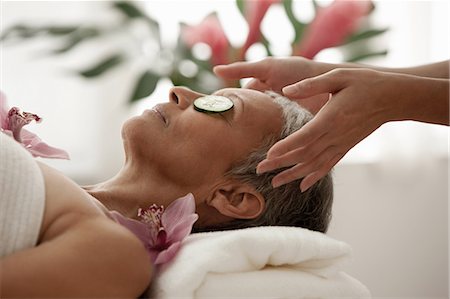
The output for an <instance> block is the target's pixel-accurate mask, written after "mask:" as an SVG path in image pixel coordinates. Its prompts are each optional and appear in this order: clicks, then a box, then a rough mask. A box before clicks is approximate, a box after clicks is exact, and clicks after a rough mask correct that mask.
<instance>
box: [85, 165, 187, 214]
mask: <svg viewBox="0 0 450 299" xmlns="http://www.w3.org/2000/svg"><path fill="white" fill-rule="evenodd" d="M83 188H84V189H85V190H86V191H87V192H88V193H89V194H90V195H92V196H93V197H95V198H96V199H97V200H99V201H100V202H101V203H102V204H103V205H105V206H106V208H107V209H108V210H115V211H118V212H119V213H121V214H122V215H124V216H126V217H130V218H136V216H137V211H138V209H139V208H145V207H148V206H149V205H151V204H153V203H154V204H157V205H163V206H165V207H167V205H168V204H169V203H170V202H171V201H172V200H173V199H174V198H178V197H180V196H183V195H185V194H181V193H182V192H180V190H179V188H178V186H176V185H175V184H173V183H172V182H170V181H169V180H167V179H163V178H160V177H159V176H158V175H157V174H156V175H155V174H153V173H149V172H144V171H140V170H139V169H136V168H134V167H132V166H130V165H125V166H124V167H123V168H122V169H121V170H120V172H119V173H118V174H117V175H116V176H114V177H113V178H111V179H109V180H107V181H105V182H102V183H99V184H96V185H91V186H84V187H83Z"/></svg>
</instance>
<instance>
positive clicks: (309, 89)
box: [283, 71, 346, 99]
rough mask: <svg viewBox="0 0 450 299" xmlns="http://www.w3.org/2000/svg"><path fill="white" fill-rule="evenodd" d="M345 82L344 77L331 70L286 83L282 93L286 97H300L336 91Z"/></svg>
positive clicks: (341, 87) (343, 85) (342, 86)
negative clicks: (289, 83) (292, 82)
mask: <svg viewBox="0 0 450 299" xmlns="http://www.w3.org/2000/svg"><path fill="white" fill-rule="evenodd" d="M345 83H346V80H345V79H343V78H342V77H340V76H337V75H336V72H333V71H331V72H328V73H325V74H322V75H319V76H317V77H312V78H308V79H304V80H302V81H300V82H297V83H294V84H291V85H288V86H286V87H284V88H283V94H285V95H286V96H287V97H293V98H297V99H302V98H307V97H312V96H315V95H319V94H323V93H336V92H338V91H339V90H341V89H343V88H344V87H345Z"/></svg>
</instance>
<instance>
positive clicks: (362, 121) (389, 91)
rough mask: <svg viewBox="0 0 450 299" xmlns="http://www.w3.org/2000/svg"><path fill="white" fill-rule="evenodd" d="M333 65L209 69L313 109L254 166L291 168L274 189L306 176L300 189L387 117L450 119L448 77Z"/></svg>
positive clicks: (297, 61) (298, 61)
mask: <svg viewBox="0 0 450 299" xmlns="http://www.w3.org/2000/svg"><path fill="white" fill-rule="evenodd" d="M336 67H337V65H334V66H333V65H330V64H324V63H318V62H314V61H311V60H307V59H304V58H299V57H292V58H285V59H274V58H266V59H264V60H262V61H259V62H253V63H247V62H239V63H234V64H231V65H228V66H218V67H216V68H215V69H214V71H215V73H216V74H217V75H219V76H221V77H223V78H232V79H239V78H245V77H254V78H253V79H252V81H250V83H248V84H247V86H246V87H248V88H253V89H260V90H267V89H272V90H274V91H277V92H280V93H282V94H283V95H285V96H287V97H288V98H290V99H292V100H295V101H296V102H298V103H299V104H300V105H302V106H303V107H305V108H306V109H308V110H310V111H311V112H312V113H314V114H316V113H317V114H316V116H315V117H314V118H313V119H312V120H311V121H310V122H309V123H307V124H306V125H305V126H304V127H302V128H301V129H300V130H298V131H297V132H295V133H293V134H292V135H290V136H288V137H286V138H285V139H283V140H281V141H279V142H277V143H276V144H275V145H273V146H272V148H271V149H270V150H269V152H268V154H267V157H266V159H265V160H264V161H262V162H261V163H260V164H259V165H258V167H257V172H258V173H264V172H267V171H272V170H275V169H278V168H282V167H290V168H289V169H287V170H284V171H282V172H281V173H279V174H278V175H277V176H276V177H274V179H273V181H272V184H273V186H274V187H278V186H280V185H283V184H286V183H289V182H292V181H294V180H296V179H299V178H303V180H302V182H301V183H300V189H301V190H302V191H305V190H306V189H308V188H310V187H311V186H312V185H313V184H314V183H315V182H317V181H318V180H319V179H320V178H322V177H323V176H324V175H326V174H327V173H328V172H329V171H330V170H331V169H332V168H333V166H334V165H336V163H337V162H338V161H339V160H340V159H342V157H343V156H344V155H345V154H346V153H347V152H348V151H349V150H350V149H351V148H352V147H353V146H355V145H356V144H357V143H359V142H360V141H361V140H363V139H364V138H366V137H367V136H368V135H370V134H371V133H372V132H373V131H375V130H376V129H377V128H378V127H379V126H381V125H382V124H383V123H385V122H388V121H391V120H405V119H409V120H418V121H423V122H430V123H439V124H448V122H449V120H448V101H447V99H448V89H449V88H448V85H449V80H448V79H435V78H425V77H419V76H410V75H405V74H399V73H394V72H381V71H375V70H371V69H365V68H353V69H352V68H342V69H340V68H336ZM333 68H334V69H333ZM412 70H418V71H420V70H421V68H416V69H412ZM404 73H407V72H406V71H405V72H404ZM433 91H434V92H433ZM330 94H331V95H332V96H330V97H329V95H330ZM432 95H434V96H432ZM430 97H431V98H432V100H428V98H430ZM418 107H420V108H418Z"/></svg>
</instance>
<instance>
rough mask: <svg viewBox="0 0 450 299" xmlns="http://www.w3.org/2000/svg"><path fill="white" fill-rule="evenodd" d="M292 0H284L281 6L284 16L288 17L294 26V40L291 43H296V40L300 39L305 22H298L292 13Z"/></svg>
mask: <svg viewBox="0 0 450 299" xmlns="http://www.w3.org/2000/svg"><path fill="white" fill-rule="evenodd" d="M292 3H293V1H292V0H284V1H283V6H284V10H285V12H286V16H287V17H288V19H289V21H290V22H291V24H292V27H293V28H294V34H295V35H294V40H293V42H292V43H293V44H296V43H297V42H298V41H300V39H301V37H302V35H303V31H304V30H305V28H306V26H307V24H305V23H302V22H300V21H299V20H298V19H297V18H296V17H295V15H294V11H293V10H292Z"/></svg>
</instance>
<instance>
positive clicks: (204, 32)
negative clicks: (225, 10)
mask: <svg viewBox="0 0 450 299" xmlns="http://www.w3.org/2000/svg"><path fill="white" fill-rule="evenodd" d="M181 38H182V39H183V41H184V42H185V44H186V45H187V46H188V47H189V48H192V47H193V46H194V45H195V44H196V43H205V44H207V45H208V46H209V47H210V48H211V63H212V64H213V65H218V64H227V63H228V60H229V58H228V54H229V53H228V52H229V50H230V43H229V42H228V38H227V36H226V35H225V32H224V31H223V28H222V25H221V24H220V22H219V19H218V18H217V15H216V14H215V13H212V14H210V15H208V16H206V18H204V19H203V21H202V22H201V23H200V24H198V25H197V26H187V25H184V26H183V27H182V28H181Z"/></svg>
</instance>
